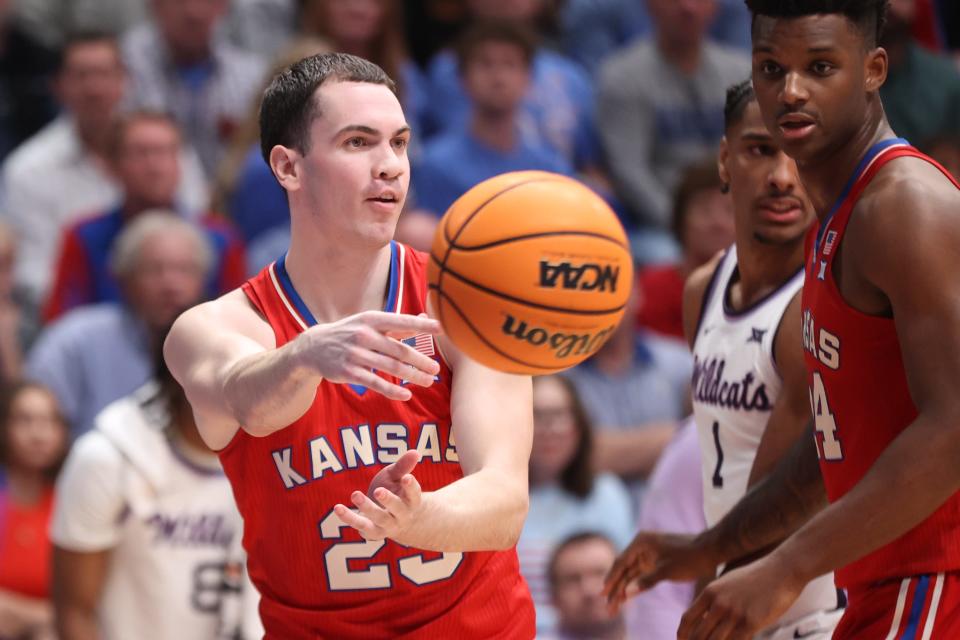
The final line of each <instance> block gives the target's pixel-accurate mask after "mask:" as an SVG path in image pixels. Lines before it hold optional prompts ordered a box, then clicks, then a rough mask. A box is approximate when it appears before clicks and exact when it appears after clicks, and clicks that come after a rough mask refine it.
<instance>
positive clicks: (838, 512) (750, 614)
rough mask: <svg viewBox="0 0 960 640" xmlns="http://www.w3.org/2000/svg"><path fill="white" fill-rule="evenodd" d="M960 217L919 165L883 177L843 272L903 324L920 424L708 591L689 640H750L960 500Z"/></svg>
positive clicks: (685, 628)
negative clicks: (836, 575) (841, 491)
mask: <svg viewBox="0 0 960 640" xmlns="http://www.w3.org/2000/svg"><path fill="white" fill-rule="evenodd" d="M958 210H960V193H957V191H956V189H954V188H953V187H952V185H950V184H949V183H948V182H947V181H946V180H945V179H944V178H943V176H942V175H940V174H939V172H938V171H937V170H936V169H934V168H933V167H932V166H930V165H927V164H926V163H922V162H921V161H916V160H912V159H904V160H902V161H899V162H898V163H897V165H893V166H892V167H891V169H890V171H884V172H882V173H881V176H880V177H878V179H877V180H876V181H875V185H871V187H870V189H869V190H868V192H867V194H866V195H865V196H864V198H863V199H862V200H861V202H860V204H858V206H857V210H856V211H855V212H854V215H853V218H852V221H851V223H850V225H849V227H848V229H847V232H846V234H845V237H844V243H843V245H842V247H843V254H842V258H843V260H842V262H841V264H840V265H838V266H837V267H835V270H834V273H835V274H836V273H839V285H840V288H841V293H842V295H843V296H844V298H845V299H846V300H847V301H848V302H850V304H852V305H854V306H855V307H857V308H859V309H860V310H862V311H865V312H868V313H873V314H884V313H889V314H892V316H893V318H894V319H895V322H896V329H897V336H898V338H899V341H900V348H901V355H902V357H903V363H904V369H905V372H906V375H907V381H908V384H909V387H910V393H911V396H912V398H913V401H914V404H915V405H916V408H917V410H918V412H919V415H918V416H917V418H916V420H914V421H913V422H912V423H911V424H910V425H908V426H907V427H906V428H905V429H904V430H903V431H902V432H901V433H900V435H899V436H897V438H895V439H894V440H893V442H891V443H890V445H889V446H888V447H887V448H886V450H885V451H884V452H883V453H882V454H881V455H880V457H879V458H877V460H876V461H875V462H874V464H873V466H872V467H871V469H870V471H868V472H867V474H866V475H865V476H864V477H863V479H861V481H860V482H859V483H858V484H857V485H856V486H855V487H854V488H853V489H851V490H850V491H849V492H848V493H847V494H846V495H844V496H843V497H842V498H840V499H839V500H837V501H836V502H835V503H833V504H832V505H830V506H829V507H827V508H826V509H824V510H823V511H821V512H820V513H819V514H817V515H816V516H815V517H814V518H812V519H811V520H810V522H808V523H807V524H806V525H804V526H803V527H802V528H801V529H799V530H798V531H797V532H796V533H795V534H793V535H792V536H791V537H790V538H788V539H787V540H786V541H784V543H783V544H782V545H780V546H779V547H778V548H777V549H776V550H775V551H774V552H773V553H771V554H770V555H769V556H767V557H766V558H763V559H762V560H759V561H758V562H756V563H754V564H752V565H750V566H748V567H744V568H743V569H739V570H737V571H734V572H732V573H730V574H729V575H727V576H724V577H723V578H721V579H719V580H717V581H716V582H714V583H713V584H711V585H710V586H709V587H707V589H705V590H704V592H703V593H702V594H701V596H700V597H699V598H698V599H697V601H696V602H695V603H694V605H693V606H692V607H691V608H690V610H689V611H688V612H687V614H686V615H685V616H684V619H683V622H682V623H681V625H680V630H679V637H680V638H681V639H683V640H686V639H695V640H705V639H711V640H727V639H728V638H746V637H750V636H751V635H752V634H753V633H754V632H755V631H756V630H757V629H760V628H763V627H765V626H766V625H767V624H769V623H770V622H772V621H773V620H775V619H776V618H777V617H778V616H779V615H780V614H781V613H782V612H783V611H785V610H786V609H787V608H788V607H789V606H790V604H791V603H792V602H793V601H794V600H795V599H796V597H797V595H798V594H799V592H800V590H801V589H802V588H803V585H804V584H806V583H807V582H809V581H810V580H811V579H813V578H815V577H817V576H820V575H823V574H825V573H827V572H829V571H832V570H834V569H836V568H838V567H841V566H844V565H846V564H849V563H851V562H853V561H854V560H857V559H858V558H861V557H863V556H864V555H866V554H867V553H869V552H871V551H873V550H875V549H877V548H878V547H880V546H882V545H884V544H886V543H888V542H890V541H892V540H894V539H895V538H897V537H898V536H900V535H902V534H903V533H905V532H906V531H908V530H910V529H911V528H912V527H914V526H916V525H917V524H918V523H920V522H921V521H923V520H924V519H925V518H926V517H928V516H929V515H930V514H931V513H932V512H933V511H934V510H935V509H937V508H938V507H939V506H940V505H941V504H943V502H944V501H946V500H947V499H948V498H949V497H950V496H951V495H953V494H954V493H956V492H957V491H958V490H960V468H958V467H957V465H956V460H957V457H958V456H960V403H958V402H957V399H956V390H955V388H954V385H955V383H954V381H955V380H956V379H957V376H960V281H958V280H957V279H956V278H953V277H945V274H955V273H957V272H958V269H960V251H958V250H957V247H960V224H958V220H957V217H956V212H957V211H958ZM907 213H908V214H909V223H908V224H907V223H905V222H904V216H905V214H907ZM906 266H911V267H913V268H910V269H905V268H904V267H906ZM841 357H842V355H841ZM918 460H922V461H923V464H917V461H918ZM851 532H856V534H855V535H851Z"/></svg>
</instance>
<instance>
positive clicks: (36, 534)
mask: <svg viewBox="0 0 960 640" xmlns="http://www.w3.org/2000/svg"><path fill="white" fill-rule="evenodd" d="M52 514H53V487H48V488H46V489H44V492H43V495H42V496H41V497H40V500H39V501H38V502H37V503H36V504H34V505H30V506H24V505H19V504H16V503H15V502H14V501H13V500H12V499H11V498H10V496H9V495H7V494H5V492H4V491H2V490H0V589H3V590H6V591H12V592H13V593H15V594H17V595H21V596H26V597H28V598H41V599H47V598H49V597H50V566H51V561H50V558H51V556H52V547H51V545H50V536H49V535H48V534H47V530H48V529H49V528H50V517H51V515H52Z"/></svg>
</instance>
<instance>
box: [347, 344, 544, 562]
mask: <svg viewBox="0 0 960 640" xmlns="http://www.w3.org/2000/svg"><path fill="white" fill-rule="evenodd" d="M441 344H442V347H443V353H444V355H445V356H446V357H447V359H448V361H449V362H450V365H451V368H452V369H453V370H454V375H453V386H452V390H451V398H450V412H451V417H452V421H453V427H452V430H453V440H454V441H455V443H456V449H457V455H458V456H459V458H460V467H461V468H462V469H463V474H464V477H463V478H461V479H460V480H457V481H456V482H453V483H451V484H449V485H447V486H445V487H443V488H442V489H439V490H437V491H433V492H427V493H422V492H421V491H420V486H419V484H418V483H417V482H416V479H415V477H414V474H415V473H416V471H415V469H414V467H415V465H416V464H417V460H418V459H419V456H418V455H417V454H416V452H414V451H411V452H408V453H407V454H405V455H404V456H402V457H401V458H400V460H398V461H397V462H396V463H394V464H393V465H390V467H388V468H387V469H384V470H383V471H381V472H380V474H378V475H377V479H375V481H374V484H378V483H379V485H380V489H376V488H374V487H373V486H371V491H370V493H372V494H373V497H374V499H375V500H376V502H374V500H373V499H371V497H370V496H369V495H365V494H363V493H361V492H360V491H355V492H354V493H353V495H352V496H350V498H351V501H352V503H353V504H354V505H355V506H356V507H357V508H358V509H359V513H357V512H353V511H350V510H348V509H347V508H346V507H345V506H344V505H338V506H337V507H336V509H337V514H338V515H339V516H340V518H341V519H342V520H343V521H344V522H346V523H347V524H349V525H350V526H352V527H354V528H355V529H357V530H358V531H359V532H360V533H361V535H363V536H364V537H365V538H367V539H382V538H386V537H389V538H392V539H394V540H396V541H397V542H400V543H401V544H405V545H407V546H411V547H416V548H418V549H425V550H431V551H484V550H498V549H508V548H510V547H512V546H514V545H515V544H516V542H517V538H519V536H520V530H521V529H522V528H523V521H524V519H525V517H526V514H527V508H528V503H529V498H528V488H527V473H528V471H527V465H528V463H529V458H530V447H531V445H532V442H533V391H532V385H531V382H530V378H529V377H528V376H515V375H509V374H506V373H500V372H498V371H494V370H492V369H488V368H487V367H485V366H483V365H480V364H479V363H477V362H474V361H473V360H471V359H470V358H468V357H467V356H465V355H463V354H461V353H459V352H458V351H457V350H456V349H455V348H454V347H453V346H452V345H451V344H450V343H449V342H447V341H443V342H442V343H441ZM398 485H399V486H398ZM387 486H393V487H396V489H397V490H396V491H386V492H384V489H385V488H386V487H387ZM345 497H346V496H345ZM378 503H379V504H378ZM381 505H382V506H381Z"/></svg>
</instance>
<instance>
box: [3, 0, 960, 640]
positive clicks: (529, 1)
mask: <svg viewBox="0 0 960 640" xmlns="http://www.w3.org/2000/svg"><path fill="white" fill-rule="evenodd" d="M958 7H960V5H958V3H956V2H954V1H952V0H892V2H891V13H890V18H889V24H888V26H887V30H886V34H885V36H884V41H883V43H882V44H883V46H885V47H886V48H887V51H888V53H889V58H890V65H891V66H890V75H889V78H888V80H887V83H886V85H885V86H884V87H883V89H882V91H881V94H882V98H883V102H884V105H885V107H886V110H887V115H888V117H889V119H890V122H891V124H892V126H893V128H894V130H895V131H896V132H897V133H898V134H900V135H901V136H903V137H905V138H907V139H908V140H910V141H911V142H912V143H913V144H914V145H916V146H918V147H920V148H921V150H924V151H926V152H927V153H929V154H931V155H932V156H933V157H934V158H936V159H937V160H939V161H940V162H941V163H942V164H944V165H945V166H946V167H947V168H948V169H949V170H950V171H951V172H952V173H953V174H954V175H956V176H958V177H960V55H958V52H960V8H958ZM749 43H750V18H749V14H748V13H747V11H746V8H745V6H744V5H743V2H742V1H741V0H405V1H401V0H70V1H69V2H67V1H63V0H0V162H2V166H0V381H2V387H3V390H2V394H0V639H18V640H19V639H37V638H51V637H56V632H55V631H54V626H55V623H54V618H55V616H54V603H56V618H57V622H56V625H58V626H59V629H60V632H61V633H62V634H63V635H64V636H67V637H71V638H86V637H91V638H92V637H104V638H123V637H131V636H129V635H124V633H125V632H124V629H129V628H130V627H129V626H124V625H129V624H130V621H131V620H135V621H137V622H138V624H140V625H141V626H142V627H144V628H149V629H152V630H153V632H154V633H156V634H158V635H156V636H150V637H158V638H159V637H162V638H177V640H187V639H189V638H198V639H199V638H245V637H253V636H254V635H255V634H256V633H257V630H256V629H257V624H256V615H255V602H256V596H255V594H251V593H250V591H251V589H250V588H249V586H248V583H247V582H246V580H245V578H244V576H243V559H242V552H240V550H239V530H240V526H241V525H240V523H239V520H238V515H237V514H236V511H235V509H234V508H233V507H232V504H231V501H232V498H231V495H230V490H229V486H228V485H227V483H226V480H225V478H224V477H223V475H222V473H221V472H220V470H219V467H218V463H217V460H216V457H215V456H214V455H213V454H212V453H211V452H209V451H207V450H206V449H205V447H204V446H203V444H202V441H201V440H200V439H199V436H198V434H197V431H196V426H195V425H194V424H193V420H192V416H191V414H190V411H189V409H188V407H187V405H186V403H185V400H184V398H183V395H182V392H181V391H180V390H179V388H177V386H176V383H175V382H172V378H170V377H169V374H168V373H166V371H165V368H164V367H163V366H162V359H160V358H158V355H157V354H158V347H159V345H160V343H161V341H162V338H163V336H164V332H165V330H166V328H167V327H168V326H169V324H170V323H171V321H172V320H173V319H174V318H175V317H176V315H177V314H178V313H179V312H180V311H182V310H183V309H185V308H187V307H189V306H191V305H193V304H196V303H197V302H199V301H201V300H203V299H205V298H208V297H210V296H216V295H218V294H220V293H223V292H225V291H228V290H230V289H233V288H235V287H237V286H239V285H240V284H241V283H242V282H243V281H244V280H245V279H246V278H247V277H249V276H250V275H252V274H254V273H256V272H257V271H258V270H259V269H260V268H262V267H263V266H264V265H266V264H268V263H269V262H271V261H272V260H274V259H276V258H277V257H279V256H280V255H281V254H282V252H283V251H284V249H285V247H286V244H287V241H288V239H289V233H290V232H289V221H288V213H287V204H286V200H285V196H284V193H283V191H282V190H281V188H280V187H279V185H278V184H277V182H276V181H275V180H274V178H273V175H272V173H271V171H270V169H269V167H268V166H267V165H266V164H265V163H264V162H263V160H262V158H261V156H260V152H259V147H258V142H259V141H258V131H257V112H258V102H259V96H260V93H261V91H262V88H263V87H264V86H265V83H266V81H267V80H268V79H269V77H270V76H271V74H272V73H273V72H274V71H275V70H277V69H279V68H282V67H283V66H286V65H288V64H289V63H291V62H292V61H294V60H297V59H299V58H301V57H304V56H306V55H310V54H313V53H318V52H322V51H330V50H338V51H346V52H349V53H352V54H356V55H360V56H362V57H365V58H368V59H370V60H372V61H374V62H376V63H378V64H379V65H380V66H382V67H383V68H384V69H385V70H386V71H387V72H388V73H389V74H390V75H391V77H393V78H394V79H395V80H396V81H397V84H398V88H399V93H400V96H401V102H402V104H403V106H404V109H405V112H406V116H407V119H408V121H409V123H410V124H411V126H412V128H413V131H414V140H413V143H412V146H411V149H410V153H411V164H412V181H411V194H410V196H409V198H408V203H407V207H406V210H405V211H404V213H403V214H402V216H401V220H400V224H399V227H398V231H397V235H398V239H400V240H403V241H405V242H407V243H409V244H411V245H413V246H415V247H417V248H421V249H422V248H427V247H429V245H430V242H431V240H432V237H433V230H434V227H435V225H436V223H437V221H438V219H439V217H440V216H441V215H442V214H443V213H444V211H445V210H446V209H447V207H448V206H449V205H450V204H451V203H452V202H453V201H454V200H455V199H456V198H457V197H458V196H459V195H460V194H461V193H463V192H464V191H466V190H467V189H469V188H470V187H472V186H473V185H474V184H476V183H478V182H480V181H482V180H484V179H486V178H489V177H492V176H494V175H497V174H500V173H503V172H506V171H514V170H522V169H540V170H546V171H553V172H558V173H563V174H567V175H571V176H575V177H577V178H578V179H580V180H582V181H584V182H585V183H587V184H588V185H590V186H591V187H592V188H594V189H595V190H596V191H597V192H598V193H600V194H601V195H602V196H603V197H604V198H605V199H606V200H607V201H608V202H609V203H610V205H611V206H612V208H613V209H614V210H615V211H616V213H617V215H618V216H619V217H620V219H621V221H622V223H623V225H624V227H625V228H626V229H627V231H628V233H629V236H630V238H631V245H632V248H633V251H634V257H635V259H636V263H637V266H638V277H637V282H636V286H635V288H634V292H633V296H632V298H631V301H630V304H629V308H628V310H627V314H628V315H627V319H626V320H625V321H624V322H623V323H622V325H621V326H620V327H619V329H618V330H617V332H616V333H615V335H613V337H612V338H611V339H610V341H609V343H608V344H607V345H606V346H605V347H604V348H603V349H602V350H601V351H600V352H599V353H597V354H596V355H595V356H594V357H593V358H591V359H590V360H589V361H588V362H586V363H585V364H583V365H581V366H579V367H577V368H575V369H573V370H571V371H569V372H568V373H567V374H565V375H563V376H551V377H543V378H538V379H536V380H535V384H534V422H535V435H534V448H533V455H532V458H531V461H530V487H531V502H530V513H529V517H528V521H527V524H526V527H525V529H524V531H523V534H522V536H521V539H520V542H519V545H518V553H519V556H520V562H521V568H522V571H523V573H524V575H525V577H526V579H527V581H528V583H529V585H530V588H531V591H532V593H533V596H534V599H535V602H536V606H537V616H538V630H539V634H540V636H541V637H544V638H548V637H557V638H624V637H631V638H654V639H655V638H659V637H665V636H660V635H658V633H657V632H656V631H655V629H656V628H658V627H657V623H656V622H655V621H656V620H659V619H662V618H666V619H667V622H666V623H665V626H664V627H663V628H670V626H669V625H670V623H671V622H670V621H671V620H673V624H674V626H673V628H675V621H676V620H675V619H673V618H671V616H676V619H678V618H679V615H680V613H682V611H683V604H682V603H683V602H684V599H687V600H688V599H689V597H690V596H689V593H692V587H690V586H689V585H668V586H667V587H665V588H658V590H655V591H654V592H651V593H649V594H645V596H644V597H641V598H637V599H635V600H634V601H632V603H631V606H630V607H629V608H628V609H627V610H626V612H625V613H621V614H616V615H614V614H611V613H610V612H609V611H608V610H607V609H606V607H605V605H604V603H603V599H602V597H601V595H600V589H601V587H602V581H603V576H604V574H605V573H606V571H607V570H608V569H609V567H610V566H611V564H612V562H613V559H614V558H615V556H616V554H617V552H618V551H619V550H620V549H622V548H623V547H624V545H626V544H627V542H629V540H630V538H631V537H632V535H633V533H634V532H635V531H636V529H637V527H638V524H639V523H643V524H644V526H646V527H648V528H658V527H662V528H664V529H670V530H686V531H697V530H699V529H700V528H702V527H703V522H702V509H701V508H700V504H699V502H698V501H700V500H701V499H702V498H701V497H700V496H699V495H698V491H699V474H700V469H699V458H698V456H697V452H696V439H695V437H691V435H690V434H691V429H690V428H689V426H686V427H682V426H681V424H682V423H683V420H684V418H685V417H686V416H687V415H688V414H689V384H690V377H691V370H692V362H691V357H690V355H689V353H688V349H687V347H686V344H685V343H684V342H683V341H682V335H683V329H682V321H681V294H682V288H683V283H684V280H685V278H686V276H687V275H688V274H689V273H690V272H691V271H692V270H694V269H695V268H697V267H698V266H700V265H702V264H704V263H705V262H706V261H707V260H709V258H710V257H711V256H713V255H714V254H715V253H716V252H717V251H719V250H722V249H723V248H725V247H727V246H728V245H730V244H731V243H732V242H733V213H732V204H731V202H730V199H729V195H726V194H725V193H723V192H722V191H721V188H720V187H721V183H720V178H719V176H718V174H717V168H716V159H715V158H716V149H717V145H718V142H719V140H720V138H721V137H722V135H723V106H724V95H725V90H726V88H727V87H728V86H730V85H732V84H735V83H737V82H739V81H742V80H743V79H745V78H747V77H748V76H749V72H750V49H749V46H750V45H749ZM197 514H202V515H197ZM54 556H56V562H54ZM54 564H55V565H56V566H57V567H58V570H57V571H56V572H54V571H53V570H52V568H51V567H52V566H53V565H54ZM251 603H253V604H251ZM678 603H679V604H678ZM251 613H252V615H251ZM137 637H146V636H140V635H138V636H137Z"/></svg>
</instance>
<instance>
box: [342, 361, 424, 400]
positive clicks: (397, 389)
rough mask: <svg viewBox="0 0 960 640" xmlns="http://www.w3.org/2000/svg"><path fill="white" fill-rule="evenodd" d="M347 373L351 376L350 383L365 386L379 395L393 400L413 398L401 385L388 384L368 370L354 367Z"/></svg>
mask: <svg viewBox="0 0 960 640" xmlns="http://www.w3.org/2000/svg"><path fill="white" fill-rule="evenodd" d="M347 373H348V374H349V376H350V382H353V383H355V384H359V385H363V386H364V387H366V388H367V389H372V390H374V391H376V392H377V393H379V394H381V395H383V396H386V397H388V398H390V399H391V400H409V399H410V398H411V397H412V396H413V394H412V393H410V390H409V389H405V388H403V387H401V386H400V385H397V384H393V383H391V382H387V381H386V380H384V379H383V378H381V377H380V376H378V375H377V374H375V373H373V372H372V371H369V370H367V369H363V368H361V367H354V368H352V369H349V370H348V371H347Z"/></svg>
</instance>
